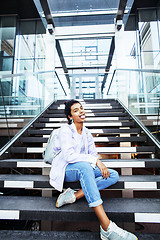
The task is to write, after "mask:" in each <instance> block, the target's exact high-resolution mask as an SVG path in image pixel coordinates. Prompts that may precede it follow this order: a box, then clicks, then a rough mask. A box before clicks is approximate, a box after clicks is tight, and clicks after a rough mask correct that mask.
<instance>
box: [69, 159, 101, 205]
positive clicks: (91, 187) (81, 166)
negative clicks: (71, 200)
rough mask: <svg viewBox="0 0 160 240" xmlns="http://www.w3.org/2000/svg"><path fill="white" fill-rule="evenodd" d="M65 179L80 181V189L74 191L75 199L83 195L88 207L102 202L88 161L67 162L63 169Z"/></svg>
mask: <svg viewBox="0 0 160 240" xmlns="http://www.w3.org/2000/svg"><path fill="white" fill-rule="evenodd" d="M65 181H66V182H75V181H80V184H81V187H82V190H83V192H82V190H80V191H78V192H77V193H75V196H76V198H77V199H79V198H80V197H83V196H84V195H85V197H86V199H87V202H88V204H89V206H90V207H96V206H98V205H100V204H102V199H101V196H100V193H99V190H98V188H97V184H96V181H95V174H94V170H93V168H92V166H91V164H90V163H88V162H78V163H72V164H68V166H67V167H66V171H65Z"/></svg>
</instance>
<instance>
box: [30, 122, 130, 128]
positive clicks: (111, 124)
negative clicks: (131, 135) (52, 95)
mask: <svg viewBox="0 0 160 240" xmlns="http://www.w3.org/2000/svg"><path fill="white" fill-rule="evenodd" d="M64 124H66V122H61V123H34V127H36V128H39V127H40V128H41V127H44V128H45V127H46V128H51V127H53V128H58V127H61V126H62V125H64ZM84 126H86V127H88V128H89V127H96V128H98V127H100V128H101V127H132V126H134V122H133V121H130V122H122V121H116V122H112V121H111V122H97V123H96V122H85V123H84Z"/></svg>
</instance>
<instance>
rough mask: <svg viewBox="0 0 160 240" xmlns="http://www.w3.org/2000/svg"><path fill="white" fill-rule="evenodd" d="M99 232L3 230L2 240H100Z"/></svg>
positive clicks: (142, 238) (154, 238)
mask: <svg viewBox="0 0 160 240" xmlns="http://www.w3.org/2000/svg"><path fill="white" fill-rule="evenodd" d="M135 234H136V236H137V237H138V240H160V234H142V233H135ZM99 235H100V234H99V232H87V231H86V232H85V231H83V232H75V231H74V232H71V231H69V232H66V231H63V232H61V231H58V232H57V231H24V230H21V231H18V230H1V231H0V239H5V240H17V239H21V240H26V239H29V240H34V239H36V240H44V239H47V240H53V239H54V240H64V239H66V240H67V239H69V240H98V239H100V236H99Z"/></svg>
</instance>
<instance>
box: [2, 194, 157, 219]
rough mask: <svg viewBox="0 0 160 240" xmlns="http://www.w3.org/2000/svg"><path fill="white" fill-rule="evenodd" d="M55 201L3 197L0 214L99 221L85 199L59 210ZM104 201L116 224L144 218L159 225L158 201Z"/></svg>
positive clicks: (23, 217)
mask: <svg viewBox="0 0 160 240" xmlns="http://www.w3.org/2000/svg"><path fill="white" fill-rule="evenodd" d="M56 200H57V198H56V197H52V198H46V197H28V196H27V197H24V196H0V202H1V205H0V211H1V214H2V213H3V215H0V218H1V219H8V218H10V219H11V218H12V216H13V217H14V219H17V220H18V219H19V220H27V219H28V220H29V219H32V220H40V219H42V220H43V219H45V220H53V221H54V220H57V221H59V220H62V219H63V220H66V221H81V220H85V221H87V220H89V221H95V220H97V218H96V216H95V214H94V212H93V211H92V209H91V208H89V207H88V204H87V202H86V201H85V199H80V200H79V201H77V202H76V203H75V204H70V205H66V206H63V207H62V208H60V209H57V208H56V206H55V203H56ZM103 200H104V202H103V206H104V210H105V211H106V212H107V215H108V217H109V218H110V219H112V220H113V221H115V220H117V219H118V220H119V221H120V222H121V221H128V222H141V221H144V220H143V218H144V217H145V222H155V221H156V222H158V223H159V222H160V207H159V206H160V199H158V198H145V199H144V198H141V199H140V198H132V199H130V198H104V199H103ZM2 211H3V212H2ZM11 211H13V212H11ZM8 213H9V216H8ZM155 214H156V215H155ZM151 216H155V219H153V220H152V218H151Z"/></svg>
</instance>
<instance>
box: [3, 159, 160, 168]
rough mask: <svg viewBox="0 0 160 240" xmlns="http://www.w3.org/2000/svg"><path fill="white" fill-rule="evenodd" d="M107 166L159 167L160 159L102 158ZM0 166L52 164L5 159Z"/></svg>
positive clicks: (32, 160)
mask: <svg viewBox="0 0 160 240" xmlns="http://www.w3.org/2000/svg"><path fill="white" fill-rule="evenodd" d="M102 162H104V163H105V165H106V166H107V167H110V168H111V167H114V168H120V167H123V168H126V167H132V168H134V167H136V168H138V167H140V168H152V167H155V168H158V167H160V159H156V158H155V159H149V158H148V159H147V158H146V159H145V158H144V159H102ZM0 167H8V168H18V167H30V168H32V167H33V168H34V167H35V168H43V167H49V168H50V167H51V165H49V164H46V163H44V161H43V159H5V160H1V161H0Z"/></svg>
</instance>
